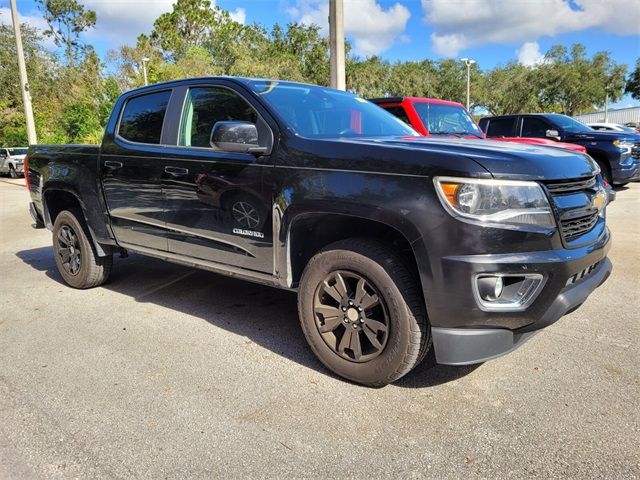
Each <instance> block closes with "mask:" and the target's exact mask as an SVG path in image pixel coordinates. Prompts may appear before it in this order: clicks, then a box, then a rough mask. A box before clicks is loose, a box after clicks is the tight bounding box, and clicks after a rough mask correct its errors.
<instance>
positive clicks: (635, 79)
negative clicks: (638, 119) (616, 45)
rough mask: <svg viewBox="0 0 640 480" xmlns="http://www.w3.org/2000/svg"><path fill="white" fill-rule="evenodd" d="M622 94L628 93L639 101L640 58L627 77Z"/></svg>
mask: <svg viewBox="0 0 640 480" xmlns="http://www.w3.org/2000/svg"><path fill="white" fill-rule="evenodd" d="M624 93H628V94H630V95H631V96H632V97H633V98H635V99H636V100H640V58H638V59H637V60H636V68H635V69H634V70H633V72H631V75H629V79H628V80H627V84H626V86H625V89H624Z"/></svg>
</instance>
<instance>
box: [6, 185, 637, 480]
mask: <svg viewBox="0 0 640 480" xmlns="http://www.w3.org/2000/svg"><path fill="white" fill-rule="evenodd" d="M639 212H640V184H634V185H632V186H631V187H630V188H627V189H623V190H620V191H619V192H618V199H617V201H616V202H615V203H614V204H613V205H612V206H611V207H610V209H609V219H610V227H611V229H612V231H613V234H614V244H613V248H612V250H611V254H610V257H611V259H612V260H613V264H614V273H613V275H612V276H611V278H610V279H609V281H608V282H607V283H606V284H605V285H604V286H602V287H601V288H600V289H599V290H598V291H597V292H596V293H595V294H593V295H592V296H591V297H590V298H589V300H588V301H587V302H586V303H585V304H584V305H583V306H582V307H581V308H580V309H578V310H577V311H575V312H574V313H572V314H571V315H569V316H567V317H564V318H563V319H562V320H561V321H560V322H558V323H556V324H555V325H553V326H552V327H550V328H548V329H547V330H545V331H544V332H543V333H541V334H539V335H537V336H536V337H534V338H533V339H532V340H531V341H529V342H528V343H527V344H525V345H524V346H523V347H522V348H521V349H519V350H517V351H515V352H514V353H512V354H510V355H508V356H506V357H502V358H500V359H497V360H494V361H491V362H488V363H485V364H484V365H481V366H477V367H467V368H453V367H441V366H436V367H433V366H431V368H429V365H428V364H427V365H424V366H421V367H418V369H417V370H415V371H414V372H413V373H411V374H409V375H408V376H407V377H405V378H404V379H402V380H401V381H399V382H397V383H396V384H395V385H391V386H388V387H386V388H384V389H379V390H373V389H367V388H363V387H359V386H357V385H353V384H350V383H347V382H345V381H342V380H340V379H338V378H336V377H334V376H333V375H331V374H330V373H328V372H327V371H326V370H325V369H324V368H323V367H322V366H321V365H320V363H319V362H318V361H317V360H316V359H315V358H314V356H313V355H312V354H311V352H310V351H309V349H308V348H307V346H306V344H305V341H304V338H303V336H302V334H301V332H300V329H299V327H298V323H297V315H296V308H295V306H296V304H295V297H294V295H293V294H290V293H287V292H282V291H278V290H272V289H269V288H266V287H261V286H256V285H252V284H249V283H244V282H240V281H237V280H231V279H227V278H224V277H221V276H217V275H215V274H211V273H207V272H201V271H195V270H190V269H187V268H182V267H179V266H175V265H171V264H167V263H163V262H161V261H156V260H152V259H147V258H143V257H140V256H131V257H130V258H128V259H123V260H121V259H117V260H116V262H115V268H114V272H113V275H112V277H111V279H110V281H109V283H108V284H107V285H105V286H103V287H100V288H96V289H93V290H89V291H78V290H73V289H71V288H68V287H66V286H65V285H63V284H62V280H61V277H60V276H59V275H58V273H57V271H56V269H55V265H54V261H53V258H52V252H51V248H50V233H49V232H48V231H46V230H33V229H31V227H30V223H31V220H30V218H29V216H28V213H27V194H26V191H25V189H24V187H22V180H19V181H11V180H8V179H0V229H1V231H0V236H1V242H2V251H1V253H0V269H1V270H0V272H1V275H0V292H2V293H1V294H0V299H1V302H0V312H1V313H0V478H18V479H21V478H152V479H158V478H212V477H225V478H239V477H251V478H267V477H269V478H274V477H278V478H309V477H321V478H334V477H353V478H379V477H403V478H413V477H431V478H460V477H472V478H528V477H544V478H559V477H575V478H612V479H613V478H616V479H620V478H637V477H638V476H640V458H639V450H638V445H639V441H638V440H639V439H640V432H639V429H640V428H639V427H640V377H639V374H640V354H639V353H640V348H639V340H640V328H639V325H638V320H639V313H638V312H640V301H639V300H638V292H640V288H639V287H640V285H639V278H640V275H639V274H640V254H639V248H640V247H639V246H640V213H639Z"/></svg>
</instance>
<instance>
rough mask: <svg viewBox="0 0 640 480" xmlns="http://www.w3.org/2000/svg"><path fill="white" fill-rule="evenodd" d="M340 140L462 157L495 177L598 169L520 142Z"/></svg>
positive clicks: (556, 176) (578, 157) (577, 157)
mask: <svg viewBox="0 0 640 480" xmlns="http://www.w3.org/2000/svg"><path fill="white" fill-rule="evenodd" d="M340 142H348V143H357V144H366V145H377V146H379V147H381V148H382V147H387V148H389V147H392V148H402V149H407V150H413V151H416V153H417V152H425V153H430V154H431V155H438V154H440V155H442V156H443V157H449V158H450V159H451V161H452V162H455V161H456V157H458V158H459V157H465V158H467V159H470V160H473V161H474V162H476V163H477V164H479V165H480V166H482V167H483V168H484V169H485V170H487V171H488V172H489V173H490V174H491V175H492V176H493V177H494V178H499V179H511V180H563V179H568V178H581V177H589V176H592V175H594V173H595V172H596V171H597V169H598V167H597V165H596V163H595V162H594V161H593V160H592V159H591V157H589V156H588V155H586V154H583V153H579V152H574V151H571V150H565V149H562V148H554V147H541V146H537V145H528V144H523V143H510V142H499V141H492V140H483V141H478V140H467V139H444V138H433V137H384V138H357V139H353V138H349V139H347V138H343V139H341V140H340Z"/></svg>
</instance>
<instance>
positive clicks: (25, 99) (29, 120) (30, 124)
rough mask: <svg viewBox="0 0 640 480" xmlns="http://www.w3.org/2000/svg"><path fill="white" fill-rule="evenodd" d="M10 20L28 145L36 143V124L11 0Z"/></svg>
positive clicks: (17, 25) (18, 29)
mask: <svg viewBox="0 0 640 480" xmlns="http://www.w3.org/2000/svg"><path fill="white" fill-rule="evenodd" d="M11 18H12V19H13V31H14V34H15V36H16V53H17V55H18V71H19V72H20V90H21V91H22V103H23V104H24V118H25V121H26V124H27V138H28V139H29V145H34V144H36V143H38V139H37V137H36V124H35V122H34V121H33V108H32V107H31V94H30V93H29V81H28V80H27V68H26V67H25V65H24V51H23V49H22V35H21V33H20V18H18V9H17V8H16V0H11Z"/></svg>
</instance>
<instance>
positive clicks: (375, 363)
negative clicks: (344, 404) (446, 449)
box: [298, 238, 431, 387]
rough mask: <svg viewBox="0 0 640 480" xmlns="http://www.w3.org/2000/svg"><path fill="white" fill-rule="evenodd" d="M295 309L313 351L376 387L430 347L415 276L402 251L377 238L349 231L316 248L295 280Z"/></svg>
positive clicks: (343, 374)
mask: <svg viewBox="0 0 640 480" xmlns="http://www.w3.org/2000/svg"><path fill="white" fill-rule="evenodd" d="M339 278H342V282H341V281H340V279H339ZM362 282H364V283H362ZM342 285H344V287H343V286H342ZM361 286H362V288H360V287H361ZM341 291H342V292H343V295H340V292H341ZM344 292H346V294H344ZM361 292H364V293H361ZM376 298H377V299H378V302H377V304H376V302H375V299H376ZM349 300H351V301H352V304H353V306H352V305H351V304H350V303H349ZM358 307H360V308H358ZM298 313H299V316H300V323H301V325H302V330H303V332H304V335H305V337H306V339H307V341H308V343H309V346H310V347H311V349H312V350H313V352H314V353H315V355H316V356H317V357H318V359H319V360H320V361H321V362H322V363H323V364H324V365H325V366H326V367H327V368H329V369H330V370H332V371H333V372H335V373H336V374H338V375H339V376H341V377H344V378H347V379H349V380H352V381H354V382H357V383H360V384H362V385H367V386H371V387H382V386H384V385H387V384H388V383H391V382H393V381H395V380H397V379H399V378H400V377H402V376H403V375H405V374H406V373H408V372H409V371H410V370H411V369H413V368H414V367H415V366H416V365H417V364H418V363H420V362H421V361H422V359H423V358H424V357H425V355H426V354H427V352H428V351H429V348H430V347H431V332H430V327H429V321H428V319H427V315H426V311H425V306H424V301H423V297H422V294H421V292H420V289H419V288H418V284H417V282H416V280H415V279H414V278H413V276H412V275H411V274H410V273H409V270H408V269H407V268H406V267H405V266H404V263H403V261H402V259H401V258H400V257H398V256H397V255H395V254H393V253H392V252H391V250H390V247H389V246H387V245H385V244H383V243H380V242H377V241H373V240H369V239H359V238H352V239H347V240H342V241H339V242H336V243H333V244H331V245H329V246H327V247H325V248H324V249H323V250H321V251H320V252H319V253H317V254H316V255H315V256H314V257H313V258H312V259H311V260H310V261H309V263H308V264H307V266H306V268H305V270H304V273H303V275H302V279H301V281H300V286H299V289H298ZM336 316H337V318H336ZM380 324H382V325H380ZM385 326H386V328H383V327H385ZM321 330H323V331H322V332H321ZM345 336H347V337H345ZM354 336H357V339H354Z"/></svg>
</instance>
